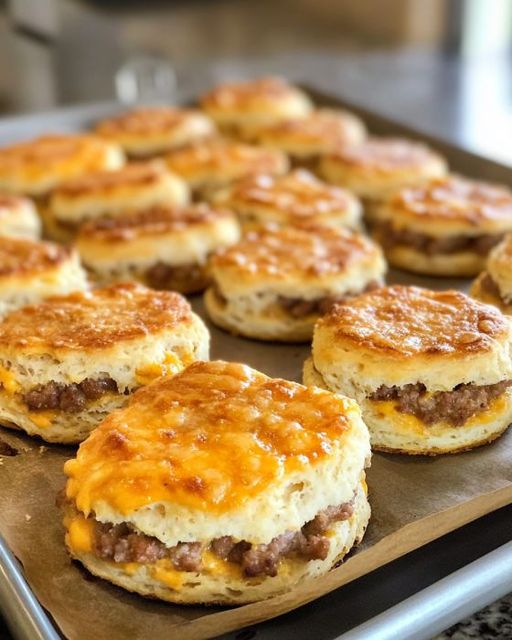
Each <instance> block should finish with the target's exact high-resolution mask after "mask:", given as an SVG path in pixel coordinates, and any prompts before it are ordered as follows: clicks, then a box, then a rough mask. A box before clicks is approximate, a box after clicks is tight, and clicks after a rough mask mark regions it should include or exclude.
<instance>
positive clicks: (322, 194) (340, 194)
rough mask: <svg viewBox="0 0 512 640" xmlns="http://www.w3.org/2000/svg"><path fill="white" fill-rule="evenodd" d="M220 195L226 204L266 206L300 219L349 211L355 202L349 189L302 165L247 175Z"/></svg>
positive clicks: (234, 205)
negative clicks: (281, 173) (277, 172)
mask: <svg viewBox="0 0 512 640" xmlns="http://www.w3.org/2000/svg"><path fill="white" fill-rule="evenodd" d="M220 198H221V200H222V202H223V204H225V205H226V206H227V207H229V206H233V207H237V206H240V207H243V206H254V207H266V208H271V209H273V210H275V211H280V212H282V213H285V214H287V215H289V216H292V217H295V218H302V219H307V218H309V217H311V218H312V217H315V216H319V215H322V214H328V213H339V212H344V211H348V210H350V209H351V208H353V206H354V203H355V199H354V196H353V195H352V194H351V193H350V192H348V191H346V190H345V189H341V188H340V187H334V186H332V185H329V184H326V183H325V182H322V181H321V180H318V179H317V178H315V176H314V175H313V174H311V173H309V171H306V170H304V169H296V170H295V171H292V172H290V173H288V174H287V175H284V176H278V177H274V176H270V175H255V176H250V177H248V178H247V179H245V180H242V181H240V182H238V183H236V184H235V185H233V186H232V187H231V188H230V189H229V191H228V192H227V193H226V194H221V195H220Z"/></svg>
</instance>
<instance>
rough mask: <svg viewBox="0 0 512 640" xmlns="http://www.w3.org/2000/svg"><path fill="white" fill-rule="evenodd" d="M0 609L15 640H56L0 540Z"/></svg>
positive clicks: (54, 634)
mask: <svg viewBox="0 0 512 640" xmlns="http://www.w3.org/2000/svg"><path fill="white" fill-rule="evenodd" d="M0 608H1V610H2V612H3V614H4V616H5V618H6V620H7V622H8V625H9V628H10V630H11V632H12V633H13V635H14V637H15V638H16V640H59V638H60V636H59V634H58V633H57V632H56V631H55V629H54V627H53V625H52V623H51V622H50V620H49V618H48V616H47V615H46V613H45V612H44V610H43V608H42V607H41V605H40V604H39V602H38V601H37V600H36V597H35V596H34V594H33V593H32V591H31V590H30V588H29V586H28V585H27V583H26V581H25V578H24V577H23V573H22V571H21V567H20V565H19V564H18V562H17V560H16V559H15V557H14V556H13V554H12V553H11V551H10V550H9V549H8V548H7V545H6V544H5V542H4V539H3V538H2V537H1V536H0Z"/></svg>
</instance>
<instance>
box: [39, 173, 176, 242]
mask: <svg viewBox="0 0 512 640" xmlns="http://www.w3.org/2000/svg"><path fill="white" fill-rule="evenodd" d="M188 201H189V192H188V187H187V185H186V184H185V182H183V180H182V179H181V178H179V177H178V176H177V175H175V174H173V173H172V172H171V171H169V170H168V169H167V167H166V166H165V164H164V163H163V162H161V161H152V162H133V163H129V164H126V165H125V166H124V167H121V168H120V169H118V170H116V171H98V172H94V173H89V174H87V175H85V176H82V177H79V178H75V179H74V180H69V181H67V182H65V183H63V184H62V185H60V186H59V187H57V188H56V189H54V190H53V192H52V194H51V197H50V199H49V202H48V206H47V207H44V209H43V219H44V223H45V227H46V231H47V234H48V235H50V236H51V237H52V238H55V239H56V240H60V241H63V242H66V241H69V240H71V239H73V238H74V237H75V235H76V234H77V232H78V230H79V228H80V225H82V224H83V223H85V222H87V221H89V220H95V219H98V218H114V217H119V216H124V214H125V213H126V212H127V211H139V210H142V209H148V208H151V207H154V206H157V205H165V206H169V205H172V206H174V205H185V204H187V202H188Z"/></svg>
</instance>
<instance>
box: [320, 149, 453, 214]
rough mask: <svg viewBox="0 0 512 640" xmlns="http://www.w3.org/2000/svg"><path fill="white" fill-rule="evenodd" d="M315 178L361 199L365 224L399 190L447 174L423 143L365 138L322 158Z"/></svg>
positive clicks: (444, 162)
mask: <svg viewBox="0 0 512 640" xmlns="http://www.w3.org/2000/svg"><path fill="white" fill-rule="evenodd" d="M318 171H319V175H320V176H321V177H322V178H324V180H327V182H331V183H332V184H337V185H339V186H340V187H345V188H347V189H350V190H351V191H353V192H354V193H355V194H356V195H358V196H359V197H360V198H362V199H363V201H364V204H365V213H366V216H367V219H368V221H369V222H372V221H373V217H374V215H375V214H374V211H375V208H376V207H378V206H379V204H380V203H382V202H383V201H384V200H385V199H386V198H387V197H388V196H389V195H390V194H391V193H393V192H395V191H396V190H397V189H400V188H401V187H406V186H408V185H416V184H421V183H422V182H424V181H425V180H428V179H429V178H435V177H438V176H443V175H445V174H446V172H447V164H446V160H445V159H444V158H443V157H442V156H440V155H439V154H438V153H436V152H434V151H433V150H432V149H430V148H429V147H427V146H426V145H424V144H421V143H419V142H415V141H413V140H407V139H402V138H369V139H368V140H367V141H366V142H363V143H362V144H359V145H356V146H353V147H344V148H341V149H338V150H337V151H336V152H335V153H331V154H328V155H326V156H324V157H323V158H322V160H321V161H320V165H319V170H318Z"/></svg>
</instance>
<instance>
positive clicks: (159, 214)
mask: <svg viewBox="0 0 512 640" xmlns="http://www.w3.org/2000/svg"><path fill="white" fill-rule="evenodd" d="M226 218H232V219H233V220H235V217H234V214H233V213H232V212H231V211H227V210H226V209H212V208H211V207H209V206H208V205H207V204H205V203H199V204H197V205H191V206H187V207H164V206H160V207H153V208H151V209H146V210H144V211H137V212H133V213H130V212H127V213H125V214H124V215H123V216H119V217H116V218H98V219H96V220H92V221H90V222H88V223H86V224H84V225H82V226H81V228H80V233H79V235H78V238H79V239H80V240H82V241H85V242H91V241H92V242H109V243H115V242H127V241H130V240H134V239H135V238H140V237H143V236H158V235H162V234H165V233H178V232H183V231H186V230H187V229H191V228H193V227H197V226H199V225H212V224H215V223H216V222H218V221H220V220H223V219H226Z"/></svg>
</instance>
